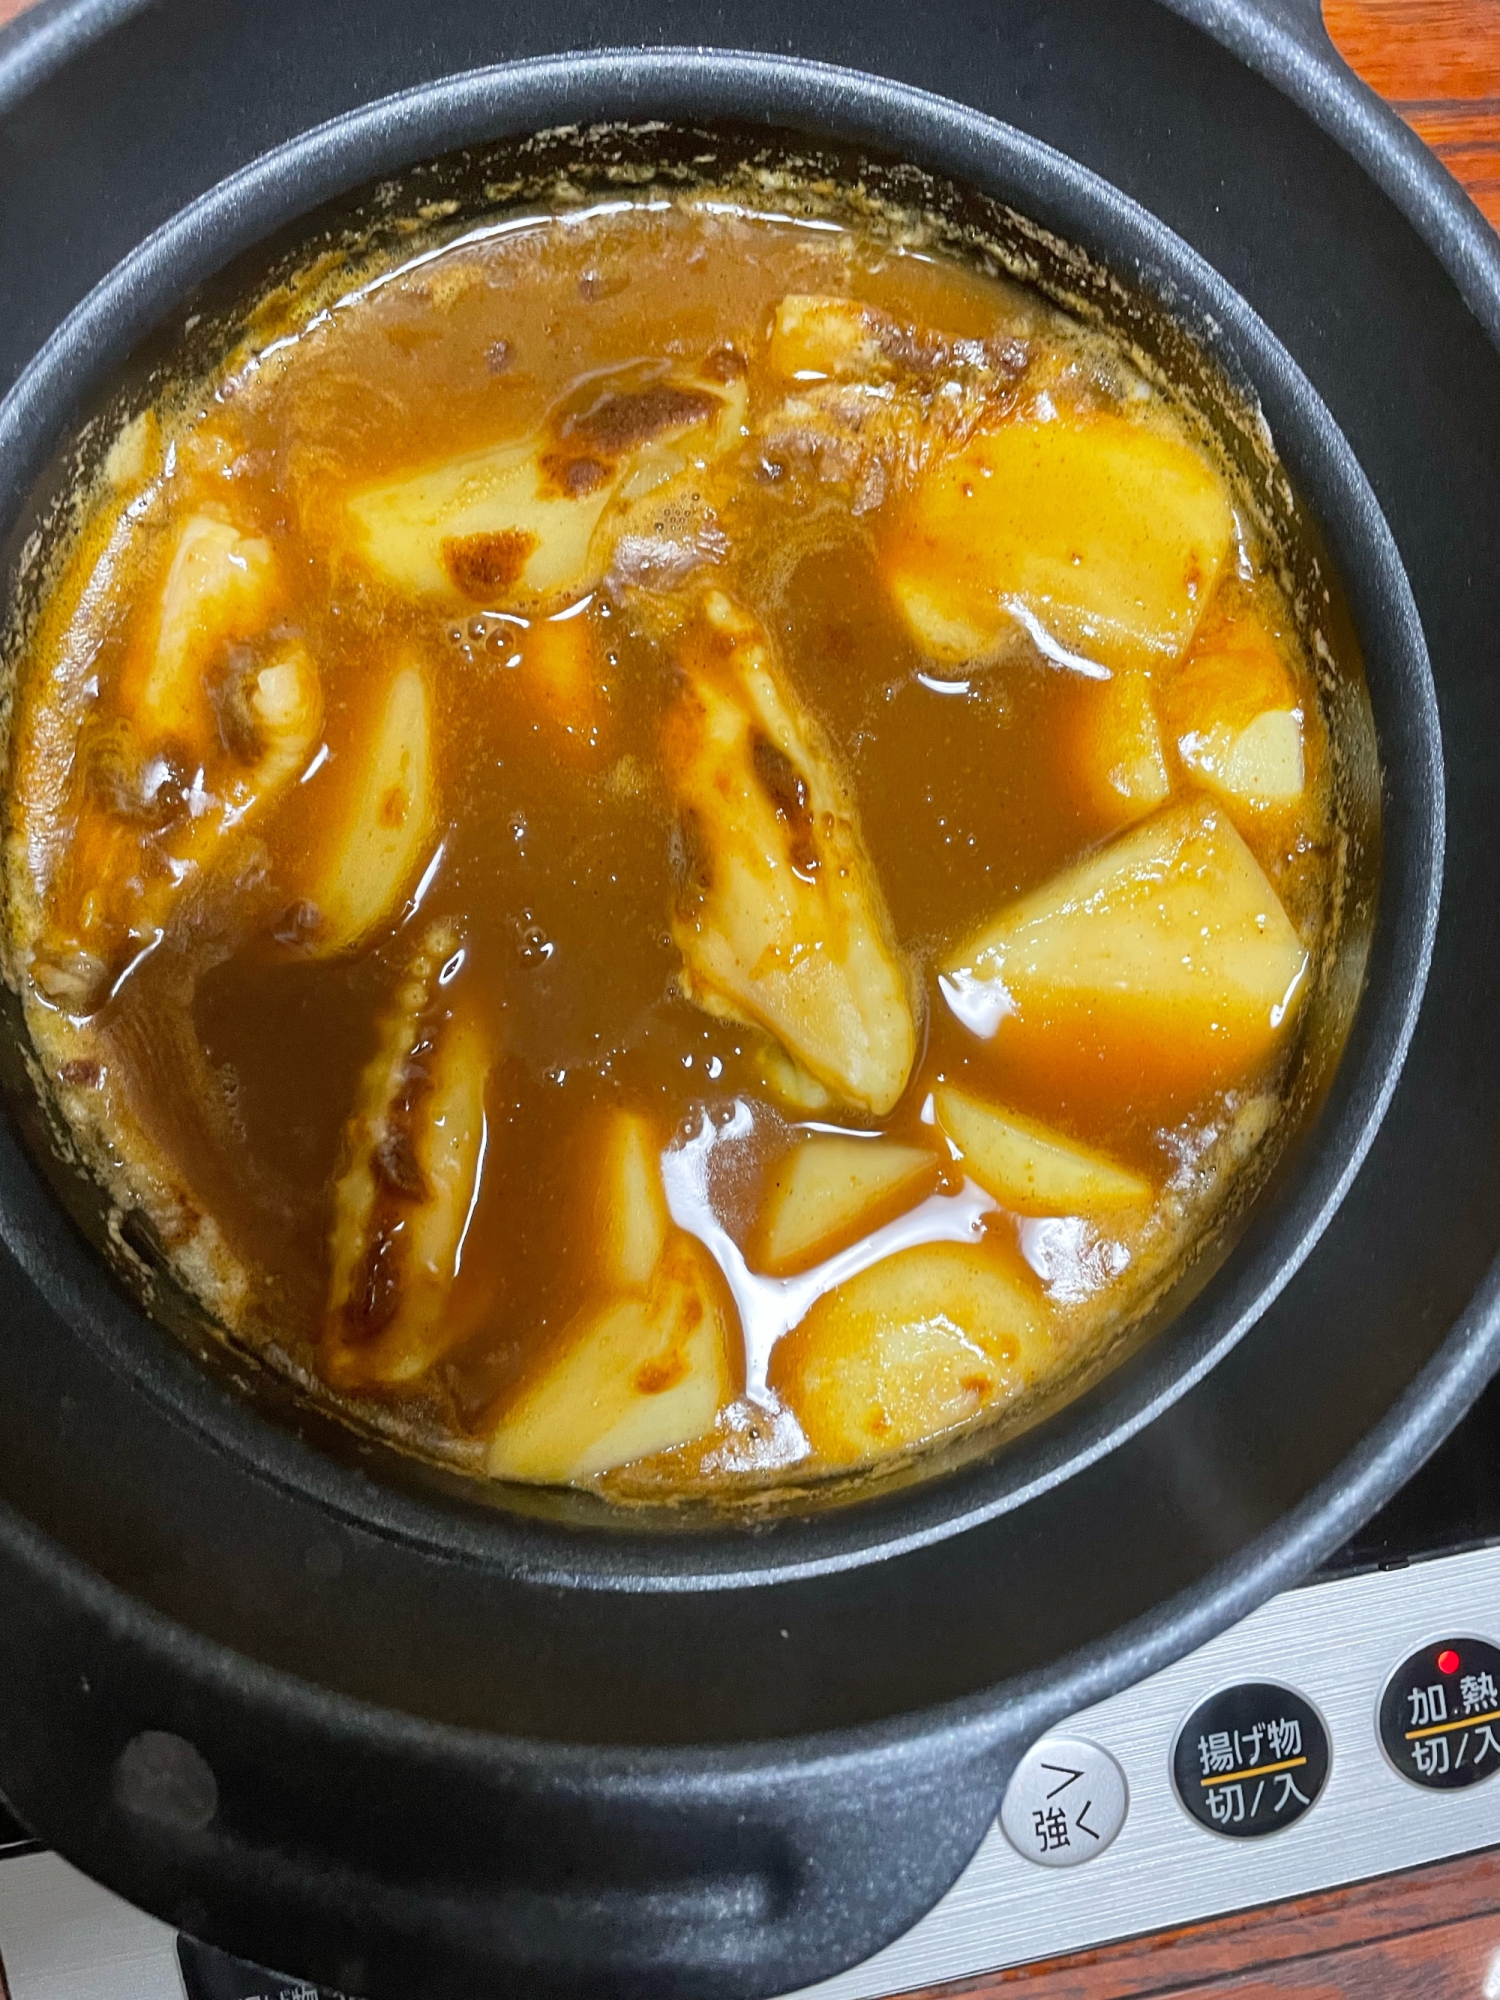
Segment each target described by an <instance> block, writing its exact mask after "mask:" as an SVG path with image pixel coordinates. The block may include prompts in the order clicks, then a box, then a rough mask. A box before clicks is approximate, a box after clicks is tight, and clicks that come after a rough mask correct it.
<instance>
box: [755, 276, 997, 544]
mask: <svg viewBox="0 0 1500 2000" xmlns="http://www.w3.org/2000/svg"><path fill="white" fill-rule="evenodd" d="M767 360H768V361H769V364H770V366H771V369H772V370H773V371H774V372H775V373H776V374H777V375H779V376H780V377H781V378H782V379H783V380H784V381H785V382H786V384H787V388H786V391H785V393H784V394H783V396H782V397H781V399H780V400H779V401H778V402H776V403H774V404H772V406H771V407H770V408H769V409H768V410H767V411H766V412H765V413H764V414H763V415H762V416H761V418H760V420H759V423H758V425H757V437H758V440H759V444H760V448H761V451H762V453H763V455H764V456H765V457H766V458H768V459H771V460H790V461H792V462H793V463H795V464H798V465H800V466H802V467H803V468H804V469H806V470H808V471H810V472H811V473H812V474H813V475H814V476H815V477H816V478H818V479H820V480H823V481H827V482H829V483H833V484H838V485H843V486H848V487H850V488H852V489H853V505H854V510H855V512H856V513H864V512H867V511H869V510H870V509H872V508H875V507H878V506H880V504H881V503H882V502H883V501H884V500H886V499H887V498H888V497H890V495H892V494H893V493H895V492H897V491H898V490H900V489H902V488H903V487H905V486H908V485H910V483H911V482H912V481H913V480H914V479H915V478H916V477H917V475H918V474H919V473H920V472H921V470H922V468H923V467H924V466H925V465H926V464H927V463H928V461H929V459H931V458H932V457H933V456H934V454H936V453H939V452H941V451H943V450H946V449H951V448H952V447H953V446H955V445H957V444H959V443H961V442H962V441H963V440H964V439H965V438H966V437H968V436H969V435H970V434H971V433H972V432H973V430H974V429H975V428H976V426H977V425H978V424H979V423H981V422H982V421H984V420H985V419H986V418H993V417H996V416H998V415H999V414H1001V413H1002V412H1003V411H1004V410H1006V409H1008V408H1009V407H1010V405H1011V403H1012V402H1013V400H1014V388H1015V384H1016V382H1017V380H1018V379H1019V377H1020V376H1021V375H1022V374H1023V373H1024V371H1025V367H1026V360H1027V350H1026V347H1025V345H1024V343H1023V342H1020V341H1014V340H965V339H955V338H953V337H951V336H949V335H945V334H939V333H934V332H932V331H931V330H929V329H927V328H923V327H911V326H903V325H902V324H901V322H900V321H898V320H896V319H894V318H892V316H891V315H890V314H889V313H886V312H882V311H881V310H880V308H879V307H877V306H869V305H861V304H860V303H859V302H858V301H857V300H855V299H846V298H831V297H818V296H809V295H804V294H800V293H791V294H789V295H788V296H787V297H786V298H784V299H783V300H782V301H781V303H780V304H779V305H778V306H777V308H776V312H775V316H774V318H773V320H772V324H771V336H770V342H769V346H768V349H767Z"/></svg>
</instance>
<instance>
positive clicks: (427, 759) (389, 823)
mask: <svg viewBox="0 0 1500 2000" xmlns="http://www.w3.org/2000/svg"><path fill="white" fill-rule="evenodd" d="M427 707H428V704H427V687H426V684H425V682H424V681H423V679H422V675H421V672H420V670H419V669H418V668H416V667H403V668H402V669H401V670H400V672H398V673H397V674H396V676H395V678H394V679H393V680H392V681H391V684H390V686H389V688H388V689H387V690H386V695H385V700H384V703H383V704H382V706H381V710H380V714H379V717H378V719H377V721H376V724H375V728H374V730H373V732H372V734H371V736H370V738H369V740H368V741H367V742H366V744H365V745H364V748H363V753H362V756H361V758H360V761H359V764H358V767H357V775H356V778H355V780H354V782H353V784H352V785H351V787H350V788H349V791H348V793H347V794H346V797H345V800H344V806H343V812H342V814H341V816H340V818H339V820H338V822H337V824H336V826H335V829H334V831H333V834H332V836H331V838H330V840H329V843H328V847H327V850H326V852H325V854H324V856H323V859H322V861H321V863H320V865H319V866H318V867H317V869H316V870H315V871H314V874H313V876H312V878H311V880H310V881H309V883H308V885H307V888H306V891H305V894H306V897H307V900H308V901H309V902H311V903H312V905H313V906H314V908H315V909H316V910H317V912H318V925H317V928H316V931H315V933H314V937H313V944H314V948H315V949H316V951H317V952H318V953H319V954H328V953H332V952H338V951H343V950H346V949H347V948H348V947H349V946H350V945H352V944H356V943H357V942H358V941H359V939H360V938H362V937H364V936H365V935H367V933H368V932H370V931H372V930H373V929H374V928H375V926H376V925H377V924H380V923H384V922H388V921H389V920H390V919H391V918H392V917H393V916H394V915H395V913H396V909H397V906H398V904H399V903H400V900H401V897H402V896H403V895H404V894H405V892H406V890H407V889H408V888H409V887H410V885H411V880H412V877H413V876H414V875H415V874H416V872H417V868H418V865H419V863H420V862H421V860H422V856H423V854H424V852H425V851H426V848H427V845H428V841H429V839H430V836H431V831H432V816H433V797H432V793H433V773H432V742H431V724H430V721H429V718H428V712H427Z"/></svg>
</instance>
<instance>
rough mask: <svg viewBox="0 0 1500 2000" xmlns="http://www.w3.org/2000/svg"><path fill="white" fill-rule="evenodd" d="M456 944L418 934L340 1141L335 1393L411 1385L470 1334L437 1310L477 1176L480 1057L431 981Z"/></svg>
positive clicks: (330, 1328) (484, 1077)
mask: <svg viewBox="0 0 1500 2000" xmlns="http://www.w3.org/2000/svg"><path fill="white" fill-rule="evenodd" d="M456 945H457V938H456V935H455V934H454V932H453V931H452V930H451V929H450V928H449V927H448V926H447V925H436V926H434V927H433V929H432V930H431V931H429V933H428V934H427V937H426V938H425V940H424V941H423V944H422V946H421V949H420V950H419V951H418V952H417V954H416V956H415V957H414V959H413V961H412V963H411V965H410V967H409V968H408V971H407V975H406V978H405V979H404V981H403V982H402V985H401V988H400V990H399V992H398V993H397V995H396V999H395V1002H394V1004H393V1006H392V1007H391V1009H390V1012H389V1014H388V1015H387V1018H386V1021H385V1024H384V1028H383V1031H382V1035H381V1041H380V1046H379V1048H378V1049H377V1051H376V1053H375V1055H374V1057H373V1058H372V1060H371V1061H370V1063H369V1065H368V1066H367V1068H366V1070H365V1073H364V1077H363V1079H362V1081H361V1085H360V1099H359V1104H358V1106H357V1108H356V1110H355V1113H354V1115H353V1117H352V1118H351V1120H350V1122H349V1127H348V1131H347V1134H346V1137H345V1163H344V1166H343V1169H342V1171H341V1173H340V1175H339V1178H338V1181H337V1183H336V1185H335V1187H334V1198H333V1227H332V1232H331V1238H330V1250H331V1263H332V1276H331V1280H330V1284H329V1297H328V1321H327V1330H326V1334H325V1340H324V1365H325V1368H326V1370H327V1373H328V1376H329V1379H330V1381H332V1382H334V1383H336V1384H338V1385H340V1386H343V1387H351V1386H355V1385H358V1384H361V1383H370V1382H407V1381H411V1380H412V1379H413V1378H415V1377H416V1376H418V1375H421V1374H423V1373H425V1372H426V1370H427V1369H428V1368H430V1367H431V1366H432V1364H433V1362H434V1361H436V1360H438V1359H439V1358H440V1357H441V1356H442V1355H443V1354H444V1353H446V1352H447V1351H448V1349H449V1348H450V1347H451V1346H452V1345H454V1343H455V1342H456V1341H457V1340H458V1339H460V1338H461V1337H462V1336H463V1334H464V1333H465V1332H466V1331H467V1330H468V1328H467V1326H466V1325H465V1324H464V1323H462V1322H460V1321H458V1320H456V1319H455V1318H454V1317H453V1315H452V1314H451V1312H450V1310H449V1301H450V1295H451V1293H452V1290H453V1284H454V1280H455V1278H456V1277H457V1275H458V1270H459V1264H460V1259H461V1256H462V1251H463V1242H464V1236H465V1232H466V1230H467V1227H468V1223H469V1220H470V1218H471V1216H472V1214H473V1211H474V1206H475V1203H476V1201H477V1199H478V1194H479V1179H480V1175H481V1173H482V1171H483V1164H484V1149H485V1133H486V1126H485V1112H484V1093H485V1086H486V1084H487V1082H488V1079H489V1071H490V1054H489V1047H488V1041H487V1038H486V1037H485V1035H484V1034H483V1033H482V1031H481V1030H480V1028H479V1027H478V1025H477V1023H475V1022H474V1021H472V1020H470V1019H468V1018H466V1017H465V1016H464V1015H463V1014H462V1013H458V1012H455V1011H453V1010H451V1009H450V1008H448V1007H447V1006H446V1005H445V1002H444V997H443V994H442V991H441V988H440V987H439V984H438V974H439V972H440V971H441V969H442V967H443V964H444V962H445V961H446V960H447V959H448V958H449V957H450V956H451V955H452V953H453V951H454V949H455V948H456Z"/></svg>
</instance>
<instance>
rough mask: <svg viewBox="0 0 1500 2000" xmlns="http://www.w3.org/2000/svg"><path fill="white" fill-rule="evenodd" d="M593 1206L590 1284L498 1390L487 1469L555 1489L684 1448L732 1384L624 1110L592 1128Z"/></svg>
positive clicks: (688, 1248)
mask: <svg viewBox="0 0 1500 2000" xmlns="http://www.w3.org/2000/svg"><path fill="white" fill-rule="evenodd" d="M598 1213H599V1225H600V1227H599V1236H598V1239H597V1240H598V1243H599V1252H598V1266H597V1271H596V1280H597V1283H598V1287H599V1290H598V1291H597V1292H596V1294H595V1296H594V1298H593V1299H592V1300H591V1301H590V1302H589V1303H588V1304H587V1305H585V1306H584V1307H583V1308H582V1310H581V1311H580V1312H578V1313H577V1314H576V1315H575V1317H574V1318H573V1319H572V1320H571V1321H570V1322H569V1324H568V1325H567V1327H565V1328H564V1330H563V1333H562V1335H561V1337H560V1339H559V1340H558V1341H557V1342H556V1343H555V1344H554V1345H553V1347H552V1348H551V1349H550V1350H549V1351H548V1352H547V1353H546V1354H544V1355H543V1356H542V1357H541V1360H540V1362H539V1364H538V1365H537V1366H535V1367H534V1368H533V1369H532V1370H531V1372H530V1373H529V1374H528V1375H527V1376H526V1378H525V1379H524V1380H523V1381H522V1383H521V1386H520V1388H519V1390H518V1391H516V1392H515V1393H514V1394H512V1395H511V1396H509V1397H507V1398H506V1400H505V1402H504V1404H503V1406H502V1408H501V1411H500V1414H499V1418H498V1420H497V1422H496V1424H495V1427H494V1429H493V1431H492V1432H491V1440H490V1450H489V1470H490V1472H491V1474H492V1475H493V1476H494V1477H495V1478H497V1479H518V1480H527V1481H531V1482H537V1483H546V1484H553V1485H563V1484H567V1483H569V1482H571V1481H575V1480H580V1479H587V1478H590V1477H591V1476H593V1475H595V1474H597V1473H601V1472H609V1471H612V1470H613V1469H614V1468H615V1467H616V1466H620V1465H627V1464H629V1463H631V1462H632V1461H633V1460H635V1459H639V1458H648V1457H650V1456H652V1455H653V1454H654V1453H656V1452H660V1451H668V1450H671V1449H672V1448H673V1447H674V1446H677V1445H683V1444H690V1443H691V1442H692V1441H693V1440H694V1439H695V1438H699V1437H702V1436H703V1434H704V1433H705V1432H706V1431H708V1430H711V1429H712V1427H713V1423H714V1419H715V1417H716V1416H717V1415H718V1412H719V1411H720V1409H722V1408H723V1406H724V1405H725V1404H726V1403H728V1402H730V1401H731V1400H732V1399H733V1398H734V1396H735V1395H736V1394H737V1393H738V1391H739V1387H740V1376H741V1374H742V1372H743V1370H742V1364H739V1363H738V1362H737V1358H732V1347H733V1345H734V1344H736V1343H734V1339H733V1329H732V1327H731V1324H730V1317H729V1314H728V1313H727V1312H726V1310H725V1306H724V1304H723V1301H722V1293H721V1287H720V1283H719V1280H718V1276H717V1273H716V1271H715V1269H714V1266H713V1263H712V1260H711V1259H710V1257H709V1255H708V1253H707V1251H705V1250H704V1249H703V1248H702V1247H701V1245H699V1244H698V1243H696V1242H695V1241H694V1240H693V1239H692V1237H690V1236H688V1235H687V1234H686V1232H685V1231H683V1230H681V1229H677V1228H675V1227H674V1226H673V1225H672V1223H671V1222H670V1219H669V1217H668V1214H667V1206H666V1196H665V1194H664V1193H663V1190H662V1183H661V1164H660V1149H659V1143H658V1140H657V1137H656V1134H655V1133H654V1131H653V1130H652V1128H651V1126H650V1124H649V1123H648V1122H647V1121H646V1120H645V1119H643V1118H641V1117H638V1116H636V1115H635V1114H633V1113H628V1112H616V1113H614V1114H613V1115H612V1117H611V1120H610V1123H609V1126H608V1129H607V1131H606V1136H605V1142H604V1147H603V1153H602V1158H601V1162H600V1182H599V1202H598Z"/></svg>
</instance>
